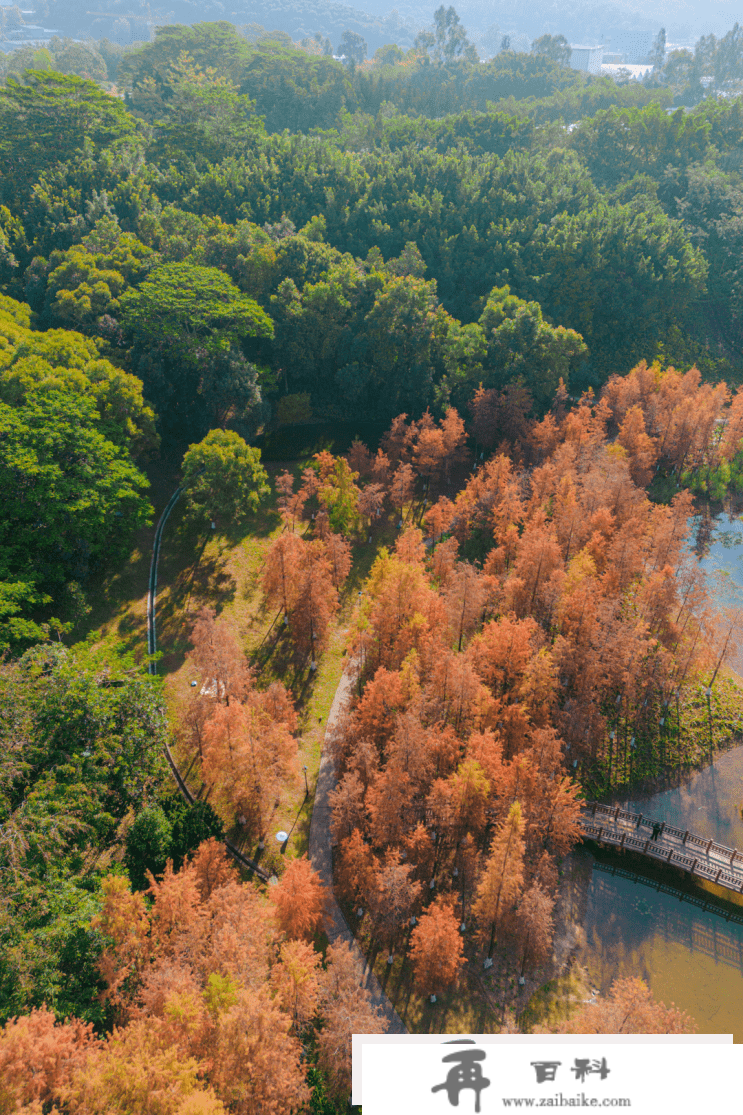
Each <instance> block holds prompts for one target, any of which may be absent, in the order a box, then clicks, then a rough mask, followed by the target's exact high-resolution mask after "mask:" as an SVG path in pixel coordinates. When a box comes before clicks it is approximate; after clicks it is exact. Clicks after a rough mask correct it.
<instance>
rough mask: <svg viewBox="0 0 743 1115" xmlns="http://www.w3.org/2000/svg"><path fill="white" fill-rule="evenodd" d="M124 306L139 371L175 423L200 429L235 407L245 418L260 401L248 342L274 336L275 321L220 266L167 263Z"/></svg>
mask: <svg viewBox="0 0 743 1115" xmlns="http://www.w3.org/2000/svg"><path fill="white" fill-rule="evenodd" d="M120 303H121V309H122V322H123V325H124V327H125V329H126V330H127V331H128V333H129V335H130V336H131V337H132V339H133V340H134V343H135V354H136V355H137V356H138V360H139V362H138V369H139V370H141V373H142V376H143V379H144V380H145V385H146V387H147V390H148V393H149V394H150V396H151V397H152V398H153V399H154V401H155V403H156V404H157V406H158V408H159V409H160V411H161V413H162V412H166V416H167V421H168V422H169V423H170V425H171V427H172V426H174V425H176V424H180V425H181V427H183V425H185V426H186V428H187V429H190V430H192V431H193V430H199V431H200V430H202V429H203V428H204V426H205V425H208V424H210V421H217V422H223V421H225V420H226V418H227V416H228V415H229V414H231V413H232V412H233V410H234V411H235V416H236V417H238V418H239V417H244V416H245V414H246V412H248V411H249V410H250V408H251V407H252V406H254V405H256V403H257V402H258V401H259V395H258V391H257V371H256V369H255V368H254V367H253V366H252V365H251V364H250V362H249V361H248V360H247V359H246V357H245V354H244V353H243V350H242V344H241V343H242V342H243V341H244V339H245V338H248V337H270V336H272V335H273V324H272V322H271V319H270V318H269V317H268V315H267V314H266V313H265V311H264V310H262V309H261V307H260V306H259V305H258V303H257V302H255V301H254V300H253V299H252V298H249V297H248V296H247V295H245V294H243V293H242V292H241V291H240V289H239V288H238V287H237V286H236V285H235V284H234V283H233V281H232V280H231V279H230V278H229V276H227V275H225V274H224V273H223V272H222V271H220V270H218V268H216V267H200V266H197V265H194V264H191V263H167V264H164V265H162V266H160V267H156V268H155V269H154V270H153V271H151V272H150V274H149V276H148V278H147V279H146V280H145V282H143V283H142V284H141V285H140V286H139V288H138V289H136V290H129V291H127V292H126V293H125V294H124V295H123V296H122V298H121V300H120ZM204 404H206V408H205V405H204Z"/></svg>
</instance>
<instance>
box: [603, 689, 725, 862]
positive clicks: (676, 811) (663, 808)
mask: <svg viewBox="0 0 743 1115" xmlns="http://www.w3.org/2000/svg"><path fill="white" fill-rule="evenodd" d="M740 730H741V731H743V709H741V725H740ZM621 804H622V807H623V808H625V809H628V810H629V811H630V812H632V813H643V814H644V815H645V816H646V817H652V818H654V819H655V820H658V821H665V822H666V824H668V825H674V826H675V827H676V828H680V829H682V830H684V829H688V830H689V832H694V833H696V834H697V835H698V836H705V837H707V839H709V838H710V837H711V838H712V839H713V840H717V841H718V843H720V844H726V845H727V846H728V848H739V849H740V850H741V851H743V817H742V816H741V806H743V747H736V748H735V749H734V750H733V751H727V752H725V753H724V754H722V755H720V756H718V758H717V759H715V761H714V763H712V764H711V765H710V766H708V767H706V768H705V769H704V770H698V771H694V773H693V774H691V775H689V776H688V777H687V778H685V781H684V783H683V785H681V786H675V787H673V788H672V789H670V790H664V791H663V792H662V793H658V794H648V795H637V796H635V797H632V798H626V799H625V800H624V801H623V802H622V803H621Z"/></svg>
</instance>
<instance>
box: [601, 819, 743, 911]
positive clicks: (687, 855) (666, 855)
mask: <svg viewBox="0 0 743 1115" xmlns="http://www.w3.org/2000/svg"><path fill="white" fill-rule="evenodd" d="M623 820H627V821H631V822H632V824H633V826H634V830H635V831H634V832H632V831H628V830H627V829H625V828H622V827H621V826H620V824H619V822H620V821H623ZM658 823H659V822H657V821H653V820H652V819H650V818H645V817H643V815H642V814H641V813H629V812H628V811H627V810H625V809H621V808H619V807H618V806H609V805H601V804H600V803H598V802H586V803H585V805H584V806H583V807H582V816H581V828H582V829H583V832H584V834H585V835H586V836H588V837H589V838H590V839H593V840H597V841H599V842H600V843H602V844H607V845H609V846H611V847H615V848H619V849H620V850H622V851H633V852H639V853H640V854H641V855H644V856H647V857H648V858H649V859H653V860H656V861H658V862H660V863H668V864H671V865H672V866H673V867H680V868H681V869H682V870H684V871H687V872H689V874H690V875H695V876H697V877H698V878H700V879H706V880H708V881H709V882H712V883H717V884H719V885H720V886H723V887H725V888H726V889H727V890H733V891H736V892H737V893H738V894H741V893H743V854H742V853H741V852H739V851H738V850H737V849H736V848H728V847H726V846H725V845H724V844H718V843H717V841H715V840H704V839H703V838H702V837H700V836H697V835H696V834H695V833H690V832H688V831H685V832H682V831H681V829H678V828H675V827H674V826H673V825H664V826H663V829H662V832H661V833H659V834H658V837H657V838H656V839H655V840H654V839H653V837H652V835H648V836H642V835H639V832H640V829H642V828H647V829H648V830H652V828H653V826H654V825H656V824H658ZM664 836H672V837H675V838H676V839H678V840H680V841H681V842H682V844H683V847H684V850H683V851H681V850H680V849H678V848H675V847H674V846H673V845H669V844H668V843H664V841H663V837H664ZM697 849H698V850H699V851H700V852H701V853H702V857H703V858H702V857H700V856H695V855H694V852H695V851H696V850H697ZM710 853H715V854H717V855H718V856H724V857H725V858H726V859H727V860H729V866H728V869H726V866H724V865H722V864H720V863H719V862H718V863H714V862H710V860H709V858H708V857H709V855H710ZM736 856H737V857H738V860H739V868H740V872H741V873H739V874H736V873H734V871H733V866H734V862H735V858H736Z"/></svg>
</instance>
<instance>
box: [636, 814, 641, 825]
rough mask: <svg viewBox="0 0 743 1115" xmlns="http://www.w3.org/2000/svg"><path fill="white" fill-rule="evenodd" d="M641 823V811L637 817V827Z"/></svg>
mask: <svg viewBox="0 0 743 1115" xmlns="http://www.w3.org/2000/svg"><path fill="white" fill-rule="evenodd" d="M641 824H642V813H641V814H640V816H639V817H638V818H637V827H638V828H639V827H640V825H641Z"/></svg>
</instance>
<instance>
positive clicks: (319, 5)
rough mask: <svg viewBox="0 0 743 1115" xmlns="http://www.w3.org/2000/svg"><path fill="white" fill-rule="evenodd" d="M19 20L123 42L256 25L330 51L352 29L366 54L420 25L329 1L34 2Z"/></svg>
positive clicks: (409, 40) (404, 39)
mask: <svg viewBox="0 0 743 1115" xmlns="http://www.w3.org/2000/svg"><path fill="white" fill-rule="evenodd" d="M31 2H32V3H33V0H31ZM432 12H433V8H431V11H430V12H427V13H426V19H425V22H428V21H429V20H430V18H431V15H432ZM24 18H25V21H26V22H30V21H32V22H34V23H36V24H40V25H42V26H44V27H53V28H55V29H57V30H58V31H60V32H61V33H62V34H64V35H69V36H71V37H72V38H85V37H87V36H91V37H93V38H95V39H103V38H106V39H110V40H111V41H112V42H120V43H122V44H127V43H130V42H134V41H141V40H147V39H149V38H150V37H151V35H152V30H153V29H154V28H155V27H158V26H163V25H166V24H173V23H187V24H190V23H199V22H201V21H215V20H228V21H229V22H230V23H234V24H236V25H237V26H241V25H243V26H244V25H245V24H260V25H261V26H263V27H265V28H266V30H268V31H283V32H285V33H286V34H287V35H289V36H291V38H292V39H293V41H294V42H300V41H301V40H302V39H303V38H306V37H313V36H314V35H315V34H316V33H317V32H320V33H321V34H322V35H323V36H325V37H327V38H328V39H330V42H331V43H332V44H333V47H337V46H338V44H339V42H340V40H341V36H342V35H343V32H344V31H355V32H356V33H357V34H359V35H361V36H362V37H363V38H364V39H365V40H366V42H367V45H368V48H369V55H372V54H373V53H374V51H375V50H376V49H377V47H380V46H382V45H383V44H384V43H397V44H398V45H399V46H401V47H403V49H407V48H408V47H411V46H412V45H413V40H414V38H415V35H416V32H417V30H418V29H419V27H420V26H421V25H420V24H418V25H416V24H414V23H411V22H409V21H407V20H405V19H403V18H401V17H400V16H399V15H397V14H396V13H394V12H393V13H392V14H388V15H385V16H380V15H371V14H369V13H368V12H364V11H360V10H359V9H357V8H352V7H348V6H347V5H345V4H335V3H332V2H330V3H329V2H328V0H293V2H291V0H249V2H247V3H246V2H241V0H224V2H220V0H165V3H158V2H157V0H153V2H152V3H146V2H143V0H97V2H95V3H91V4H90V5H87V4H86V5H81V4H80V2H79V0H39V2H38V3H37V4H36V8H35V11H34V13H33V16H31V15H30V14H25V15H24Z"/></svg>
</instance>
